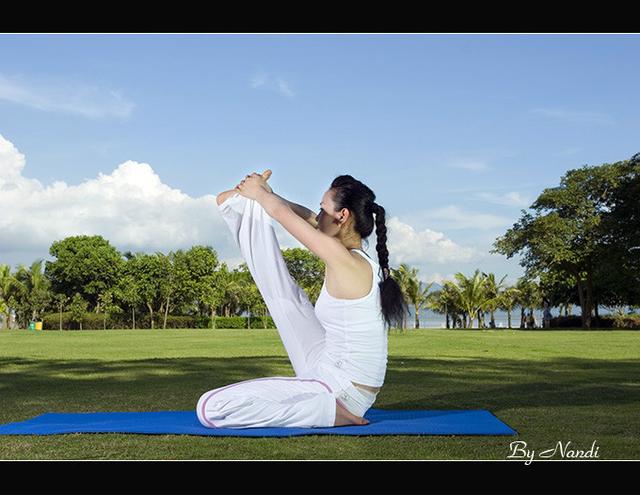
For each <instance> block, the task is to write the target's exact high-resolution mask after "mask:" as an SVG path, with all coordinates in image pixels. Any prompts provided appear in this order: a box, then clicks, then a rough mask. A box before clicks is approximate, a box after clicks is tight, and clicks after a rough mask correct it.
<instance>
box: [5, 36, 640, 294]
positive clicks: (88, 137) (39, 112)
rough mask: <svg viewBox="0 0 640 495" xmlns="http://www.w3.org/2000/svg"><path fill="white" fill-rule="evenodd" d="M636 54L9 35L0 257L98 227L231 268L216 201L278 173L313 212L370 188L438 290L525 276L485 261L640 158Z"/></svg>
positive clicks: (294, 39)
mask: <svg viewBox="0 0 640 495" xmlns="http://www.w3.org/2000/svg"><path fill="white" fill-rule="evenodd" d="M639 56H640V35H638V34H561V33H559V34H453V33H449V34H448V33H441V34H411V35H410V34H369V35H364V34H277V35H276V34H253V35H251V34H206V33H205V34H126V35H125V34H0V263H5V264H9V265H10V266H11V267H12V269H14V270H15V268H16V267H17V265H18V264H21V263H22V264H25V265H29V264H31V263H32V262H33V261H35V260H36V259H44V260H51V259H53V258H52V257H51V256H49V254H48V250H49V247H50V245H51V243H52V242H53V241H55V240H60V239H63V238H65V237H67V236H71V235H102V236H103V237H105V238H106V239H108V240H109V241H110V242H111V244H112V245H114V246H115V247H116V248H118V249H119V250H121V251H122V252H124V251H126V250H132V251H134V252H149V253H153V252H155V251H162V252H164V253H168V252H169V251H171V250H176V249H181V248H182V249H188V248H190V247H191V246H193V245H196V244H201V245H209V246H212V247H213V248H214V249H215V250H216V251H217V252H218V254H219V256H220V259H221V261H226V262H227V263H228V264H229V266H230V267H235V266H237V265H238V263H240V262H241V261H242V259H241V257H240V252H239V250H238V248H237V247H236V246H235V244H234V243H233V239H232V238H231V236H230V233H229V232H228V229H227V228H226V225H225V224H224V223H223V221H222V218H221V217H220V215H219V212H218V210H217V206H216V203H215V196H216V195H217V194H218V193H219V192H221V191H224V190H227V189H231V188H233V187H234V186H235V185H236V184H237V183H238V182H239V181H240V180H241V179H242V178H243V177H244V176H245V175H246V174H249V173H251V172H254V171H255V172H262V171H263V170H265V169H266V168H270V169H271V170H272V171H273V175H272V178H271V179H270V184H271V186H272V188H273V189H274V191H275V192H276V193H278V194H279V195H280V196H283V197H285V198H286V199H288V200H290V201H293V202H296V203H299V204H302V205H304V206H306V207H308V208H310V209H312V210H316V209H317V208H319V203H320V200H321V198H322V195H323V193H324V192H325V191H326V190H327V189H328V188H329V185H330V183H331V181H332V180H333V178H334V177H336V176H337V175H341V174H350V175H352V176H354V177H355V178H357V179H358V180H361V181H362V182H364V183H365V184H366V185H367V186H369V187H370V188H371V189H372V190H373V191H374V192H375V194H376V201H377V202H378V203H379V204H381V205H382V206H383V207H384V208H385V210H386V212H387V228H388V249H389V261H390V265H391V266H392V267H394V268H395V267H397V266H398V265H399V264H400V263H407V264H408V265H409V266H411V267H413V268H416V269H417V270H418V277H419V279H420V280H422V281H423V282H425V283H428V282H436V283H442V281H443V280H445V279H449V280H452V279H453V275H454V274H455V273H456V272H463V273H464V274H465V275H467V276H470V275H472V274H473V272H474V270H475V269H480V270H481V271H484V272H493V273H494V274H495V275H496V278H497V280H500V279H501V278H502V277H504V276H506V279H505V282H506V283H511V284H513V283H515V282H516V280H517V278H518V277H520V276H522V274H523V273H524V270H523V268H522V267H521V266H520V265H519V263H518V261H519V259H520V258H519V257H518V256H516V257H514V258H511V259H507V258H506V257H505V256H502V255H498V254H491V253H489V250H490V249H491V247H492V246H491V245H492V243H493V242H494V240H495V239H496V238H497V237H499V236H501V235H503V234H504V233H505V232H506V231H507V229H509V228H510V227H512V226H513V224H514V223H515V222H516V221H517V220H518V219H519V218H520V216H521V210H523V209H524V210H527V209H528V207H529V205H531V203H532V202H533V201H534V200H535V199H536V197H537V196H538V195H539V194H540V192H542V190H543V189H544V188H546V187H555V186H557V185H558V184H559V182H560V178H561V177H562V175H563V174H564V173H565V172H566V171H567V170H570V169H573V168H579V167H582V166H584V165H600V164H603V163H613V162H617V161H620V160H626V159H628V158H630V157H631V156H632V155H633V154H634V153H637V152H639V151H640V142H639V141H638V139H637V138H638V136H639V135H640V120H639V119H638V115H639V112H638V111H639V110H640V101H639V98H638V91H637V88H638V87H640V65H639V64H638V63H637V61H638V59H639ZM276 234H277V236H278V239H279V241H280V243H281V246H282V247H283V248H291V247H303V245H302V244H301V243H300V242H298V241H297V240H296V239H295V238H293V237H292V236H291V235H290V234H288V232H286V231H285V230H284V229H283V228H282V227H281V226H280V225H278V226H277V228H276ZM368 240H369V245H368V247H367V245H366V241H365V247H366V248H367V249H366V250H367V251H368V252H369V253H370V254H371V255H374V256H375V243H376V239H375V231H374V234H372V236H371V237H369V239H368ZM374 259H376V258H374Z"/></svg>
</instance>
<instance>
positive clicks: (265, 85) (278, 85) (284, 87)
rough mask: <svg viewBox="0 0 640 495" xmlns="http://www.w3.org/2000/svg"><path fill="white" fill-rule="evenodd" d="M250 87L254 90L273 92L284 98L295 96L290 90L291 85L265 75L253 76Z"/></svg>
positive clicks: (281, 78) (277, 77) (278, 78)
mask: <svg viewBox="0 0 640 495" xmlns="http://www.w3.org/2000/svg"><path fill="white" fill-rule="evenodd" d="M250 85H251V87H252V88H254V89H258V88H262V89H266V90H269V91H275V92H276V93H278V94H280V95H282V96H284V97H286V98H293V97H294V96H295V93H294V91H293V89H292V88H291V84H289V82H288V81H286V80H285V79H284V78H283V77H280V76H273V75H271V74H267V73H259V74H255V75H254V76H253V77H252V78H251V83H250Z"/></svg>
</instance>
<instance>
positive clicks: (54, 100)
mask: <svg viewBox="0 0 640 495" xmlns="http://www.w3.org/2000/svg"><path fill="white" fill-rule="evenodd" d="M0 100H5V101H9V102H11V103H16V104H19V105H25V106H28V107H31V108H35V109H38V110H43V111H47V112H65V113H72V114H77V115H82V116H83V117H90V118H102V117H119V118H126V117H128V116H129V115H130V114H131V112H132V111H133V108H134V107H135V105H134V103H132V102H131V101H129V100H127V99H126V98H125V97H124V96H123V95H122V93H121V92H119V91H116V90H113V89H107V88H101V87H98V86H94V85H87V84H84V83H78V82H73V81H66V80H61V79H55V78H48V79H47V78H42V79H40V80H38V81H33V80H31V81H26V80H24V78H23V77H21V76H13V77H7V76H4V75H2V74H0Z"/></svg>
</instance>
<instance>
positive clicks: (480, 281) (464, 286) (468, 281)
mask: <svg viewBox="0 0 640 495" xmlns="http://www.w3.org/2000/svg"><path fill="white" fill-rule="evenodd" d="M454 277H455V279H456V281H457V283H458V284H457V285H452V286H451V287H452V288H453V289H454V290H455V291H456V292H457V293H458V296H459V304H460V306H461V308H462V309H463V310H464V312H465V313H466V315H467V318H468V321H466V318H465V322H464V327H465V328H473V318H474V316H476V317H477V318H478V328H480V316H479V315H478V311H480V310H481V309H482V307H483V305H484V304H485V301H486V297H485V285H486V278H485V277H483V276H482V274H481V273H480V270H478V269H476V271H475V272H474V274H473V276H471V277H470V278H467V277H466V276H465V275H464V274H463V273H461V272H458V273H456V274H455V275H454Z"/></svg>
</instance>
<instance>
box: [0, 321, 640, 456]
mask: <svg viewBox="0 0 640 495" xmlns="http://www.w3.org/2000/svg"><path fill="white" fill-rule="evenodd" d="M639 356H640V332H638V331H612V330H608V331H582V330H563V331H523V330H484V331H483V330H477V329H476V330H439V329H438V330H431V329H421V330H408V331H407V332H406V333H405V334H400V333H399V332H398V331H396V330H394V331H392V333H391V334H390V336H389V367H388V370H387V377H386V381H385V385H384V387H383V388H382V391H381V392H380V394H379V396H378V400H377V402H376V403H375V405H374V407H375V408H388V409H399V408H404V409H488V410H490V411H491V412H493V413H494V414H495V415H496V416H497V417H498V418H500V419H501V420H503V421H504V422H506V423H507V424H508V425H510V426H511V427H513V428H515V429H516V430H517V431H518V432H519V435H518V436H514V437H511V436H371V437H366V436H362V437H349V436H320V435H318V436H302V437H293V438H237V437H236V438H234V437H199V436H187V435H133V434H113V433H108V434H73V435H52V436H40V437H38V436H0V458H1V459H505V458H506V457H507V456H508V455H509V452H510V448H509V444H510V443H511V442H514V441H525V442H526V443H527V448H529V449H533V450H535V451H536V452H540V451H542V450H547V449H552V448H554V447H555V446H556V444H557V443H558V442H563V444H566V442H568V441H570V442H571V447H573V448H576V449H582V450H588V449H590V448H591V446H592V444H593V442H594V441H596V442H597V444H596V446H597V447H598V455H599V458H600V459H638V458H640V455H639V454H640V421H638V419H639V413H640V358H639ZM261 376H293V370H292V368H291V366H290V364H289V361H288V359H287V356H286V353H285V350H284V347H283V346H282V344H281V342H280V340H279V338H278V334H277V332H276V331H275V330H135V331H134V330H107V331H63V332H60V331H43V332H40V331H38V332H36V331H27V330H12V331H8V330H1V331H0V398H1V405H2V407H0V423H8V422H14V421H22V420H25V419H28V418H31V417H33V416H36V415H39V414H42V413H45V412H94V411H160V410H187V409H194V408H195V405H196V402H197V400H198V398H199V397H200V395H201V394H202V393H204V392H205V391H207V390H210V389H212V388H216V387H219V386H222V385H226V384H229V383H232V382H236V381H240V380H247V379H251V378H256V377H261ZM554 458H555V459H560V458H561V457H560V454H559V452H558V455H557V456H556V457H554ZM517 462H522V461H517Z"/></svg>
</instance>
